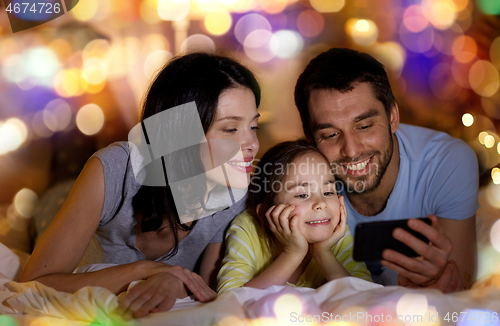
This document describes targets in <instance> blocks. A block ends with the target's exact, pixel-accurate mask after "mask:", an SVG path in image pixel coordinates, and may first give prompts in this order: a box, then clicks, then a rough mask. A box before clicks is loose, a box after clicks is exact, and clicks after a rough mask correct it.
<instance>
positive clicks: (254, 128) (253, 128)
mask: <svg viewBox="0 0 500 326" xmlns="http://www.w3.org/2000/svg"><path fill="white" fill-rule="evenodd" d="M250 129H252V130H260V128H259V127H257V126H255V127H250Z"/></svg>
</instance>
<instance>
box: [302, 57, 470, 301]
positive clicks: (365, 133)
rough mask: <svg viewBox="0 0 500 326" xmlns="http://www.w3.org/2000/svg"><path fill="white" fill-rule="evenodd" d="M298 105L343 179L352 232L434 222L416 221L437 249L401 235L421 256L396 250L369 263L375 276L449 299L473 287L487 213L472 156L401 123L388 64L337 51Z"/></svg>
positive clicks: (306, 79) (310, 79) (456, 143)
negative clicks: (479, 227) (482, 214)
mask: <svg viewBox="0 0 500 326" xmlns="http://www.w3.org/2000/svg"><path fill="white" fill-rule="evenodd" d="M295 103H296V105H297V107H298V109H299V112H300V116H301V119H302V124H303V128H304V133H305V135H306V137H307V138H308V139H309V140H310V141H312V142H313V143H314V144H315V145H316V146H318V148H319V149H320V150H321V151H322V152H323V154H325V156H326V157H327V158H328V160H329V161H330V162H331V163H332V168H333V171H334V173H336V177H337V178H338V179H339V180H340V181H341V182H342V185H343V188H344V189H343V190H342V193H341V194H342V195H344V197H345V199H346V206H347V212H348V225H349V228H350V230H351V232H353V233H354V231H355V226H356V224H358V223H360V222H370V221H381V220H395V219H409V218H417V217H425V216H428V217H429V218H430V219H431V220H432V225H431V226H429V225H427V224H425V223H424V222H422V221H419V220H415V219H411V220H410V221H409V222H408V226H409V227H410V228H411V229H413V230H415V231H417V232H420V233H421V234H423V235H424V236H425V237H426V238H427V239H429V240H430V242H431V244H426V243H424V242H423V241H421V240H419V239H417V238H416V237H414V236H412V235H411V234H410V233H408V232H406V231H404V230H402V229H396V230H395V231H394V232H393V236H394V238H396V239H397V240H399V241H401V242H403V243H405V244H406V245H408V246H409V247H411V248H412V249H413V250H415V252H417V254H419V256H420V257H419V258H417V259H414V258H410V257H406V256H404V255H402V254H400V253H398V252H396V251H393V250H389V249H386V250H384V252H383V260H382V261H381V265H380V263H378V262H377V263H375V264H371V265H370V266H369V268H370V270H371V272H372V276H373V277H374V279H375V280H377V282H379V283H382V284H387V285H389V284H398V283H399V284H400V285H403V286H407V287H430V288H438V289H440V290H442V291H443V292H454V291H458V290H461V289H463V288H470V286H471V285H472V283H473V282H474V280H475V277H476V270H477V246H476V231H475V230H476V223H475V220H476V219H475V214H476V211H477V209H478V207H479V204H478V200H477V193H478V183H479V182H478V166H477V159H476V156H475V154H474V152H473V151H472V149H471V148H470V147H469V146H468V145H466V144H465V143H464V142H463V141H461V140H458V139H455V138H452V137H451V136H449V135H447V134H445V133H442V132H437V131H433V130H430V129H425V128H420V127H415V126H410V125H405V124H400V123H399V111H398V105H397V103H396V100H395V98H394V95H393V93H392V90H391V87H390V84H389V80H388V78H387V74H386V72H385V70H384V68H383V66H382V64H380V63H379V62H378V61H377V60H375V59H374V58H373V57H371V56H370V55H368V54H365V53H359V52H357V51H354V50H350V49H337V48H334V49H331V50H329V51H327V52H324V53H322V54H320V55H319V56H317V57H316V58H315V59H313V60H312V61H311V62H310V63H309V65H308V66H307V67H306V69H305V71H304V72H303V73H302V75H301V76H300V77H299V79H298V81H297V85H296V87H295ZM382 265H383V266H382ZM391 270H392V271H391ZM398 273H399V276H398Z"/></svg>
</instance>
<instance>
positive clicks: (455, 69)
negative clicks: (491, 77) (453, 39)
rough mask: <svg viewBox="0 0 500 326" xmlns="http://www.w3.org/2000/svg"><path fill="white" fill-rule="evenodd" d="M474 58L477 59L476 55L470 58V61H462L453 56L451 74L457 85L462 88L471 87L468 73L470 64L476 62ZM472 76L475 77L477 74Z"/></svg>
mask: <svg viewBox="0 0 500 326" xmlns="http://www.w3.org/2000/svg"><path fill="white" fill-rule="evenodd" d="M476 60H477V57H475V58H474V60H472V61H470V62H467V63H463V62H460V61H458V60H457V59H456V58H455V59H454V60H453V62H452V63H451V75H452V76H453V79H454V80H455V82H456V83H457V84H458V85H460V86H462V87H463V88H467V89H470V88H471V85H470V82H469V75H470V71H471V68H472V65H473V64H474V63H475V62H476ZM474 78H476V79H477V76H475V77H474Z"/></svg>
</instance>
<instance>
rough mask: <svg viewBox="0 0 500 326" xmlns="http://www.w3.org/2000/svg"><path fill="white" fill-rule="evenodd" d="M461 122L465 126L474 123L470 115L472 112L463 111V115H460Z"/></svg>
mask: <svg viewBox="0 0 500 326" xmlns="http://www.w3.org/2000/svg"><path fill="white" fill-rule="evenodd" d="M462 123H463V124H464V126H466V127H470V126H472V124H473V123H474V117H473V116H472V114H470V113H465V114H464V115H463V116H462Z"/></svg>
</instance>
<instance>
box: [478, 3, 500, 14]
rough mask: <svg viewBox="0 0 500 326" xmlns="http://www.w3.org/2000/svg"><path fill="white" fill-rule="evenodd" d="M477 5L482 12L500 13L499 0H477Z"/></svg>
mask: <svg viewBox="0 0 500 326" xmlns="http://www.w3.org/2000/svg"><path fill="white" fill-rule="evenodd" d="M477 5H478V6H479V9H481V11H482V12H484V13H485V14H487V15H499V14H500V1H496V0H478V1H477Z"/></svg>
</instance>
